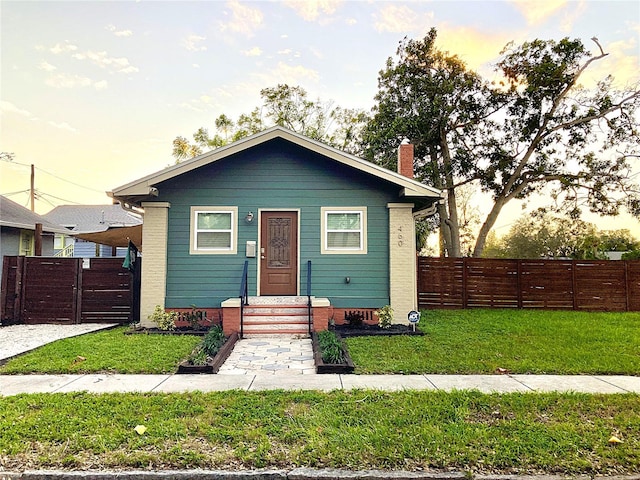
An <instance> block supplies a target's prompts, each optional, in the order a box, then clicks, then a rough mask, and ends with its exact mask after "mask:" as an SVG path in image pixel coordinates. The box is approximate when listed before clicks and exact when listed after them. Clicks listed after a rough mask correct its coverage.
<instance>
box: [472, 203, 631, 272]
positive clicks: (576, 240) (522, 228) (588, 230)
mask: <svg viewBox="0 0 640 480" xmlns="http://www.w3.org/2000/svg"><path fill="white" fill-rule="evenodd" d="M637 248H640V241H638V240H637V239H635V238H634V237H633V236H632V235H631V233H630V232H629V230H624V229H623V230H612V231H600V230H598V229H597V228H596V226H595V225H593V224H591V223H587V222H584V221H582V220H579V219H572V218H570V217H566V216H565V217H562V216H557V215H553V214H551V213H550V212H548V211H545V210H539V211H536V212H534V213H533V214H531V215H525V216H522V217H520V218H519V219H518V220H517V221H516V222H515V223H514V224H513V225H512V226H511V228H510V230H509V233H507V234H506V235H505V236H504V237H502V238H500V239H498V238H496V237H495V235H493V236H490V238H489V239H488V241H487V247H486V249H485V251H484V252H483V256H484V257H488V258H489V257H490V258H573V259H579V260H585V259H606V258H608V257H607V256H606V254H605V252H609V251H618V252H626V251H632V250H634V249H637Z"/></svg>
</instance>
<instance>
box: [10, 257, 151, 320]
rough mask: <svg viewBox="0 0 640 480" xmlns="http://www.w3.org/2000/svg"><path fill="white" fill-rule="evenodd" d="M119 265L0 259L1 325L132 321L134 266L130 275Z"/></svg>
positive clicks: (135, 314) (135, 310)
mask: <svg viewBox="0 0 640 480" xmlns="http://www.w3.org/2000/svg"><path fill="white" fill-rule="evenodd" d="M138 260H140V259H138ZM122 261H123V259H122V258H88V259H82V258H58V257H4V262H3V266H2V298H1V305H0V306H1V317H0V320H1V322H2V324H3V325H6V324H16V323H26V324H39V323H57V324H78V323H120V324H126V323H131V322H134V321H138V320H139V312H140V310H139V299H140V262H139V261H138V262H136V266H137V268H136V270H135V271H134V272H133V273H132V272H129V270H127V269H125V268H123V267H122Z"/></svg>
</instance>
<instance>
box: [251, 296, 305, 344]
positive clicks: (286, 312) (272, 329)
mask: <svg viewBox="0 0 640 480" xmlns="http://www.w3.org/2000/svg"><path fill="white" fill-rule="evenodd" d="M256 299H259V302H257V301H256ZM243 315H244V319H243V332H244V334H245V335H285V334H286V335H308V333H309V310H308V308H307V297H250V298H249V305H245V306H244V308H243Z"/></svg>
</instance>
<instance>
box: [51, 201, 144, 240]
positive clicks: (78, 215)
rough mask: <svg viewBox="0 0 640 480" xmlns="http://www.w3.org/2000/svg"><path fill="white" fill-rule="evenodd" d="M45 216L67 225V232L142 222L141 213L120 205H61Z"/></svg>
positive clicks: (103, 228)
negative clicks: (125, 208) (138, 213)
mask: <svg viewBox="0 0 640 480" xmlns="http://www.w3.org/2000/svg"><path fill="white" fill-rule="evenodd" d="M43 216H44V217H45V218H46V219H47V220H50V221H51V222H54V223H57V224H59V225H62V226H64V227H66V228H67V229H68V230H67V233H72V234H76V233H95V232H104V231H106V230H108V229H111V228H120V227H133V226H136V225H141V224H142V219H141V218H140V216H139V215H136V214H134V213H131V212H128V211H126V210H124V209H123V208H122V207H121V206H120V205H59V206H57V207H56V208H54V209H53V210H51V211H50V212H49V213H47V214H45V215H43Z"/></svg>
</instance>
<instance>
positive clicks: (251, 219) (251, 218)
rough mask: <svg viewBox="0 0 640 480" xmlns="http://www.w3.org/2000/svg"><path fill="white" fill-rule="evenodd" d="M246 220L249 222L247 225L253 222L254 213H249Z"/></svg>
mask: <svg viewBox="0 0 640 480" xmlns="http://www.w3.org/2000/svg"><path fill="white" fill-rule="evenodd" d="M244 219H245V220H246V221H247V223H251V222H253V212H249V213H247V216H246V217H244Z"/></svg>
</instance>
